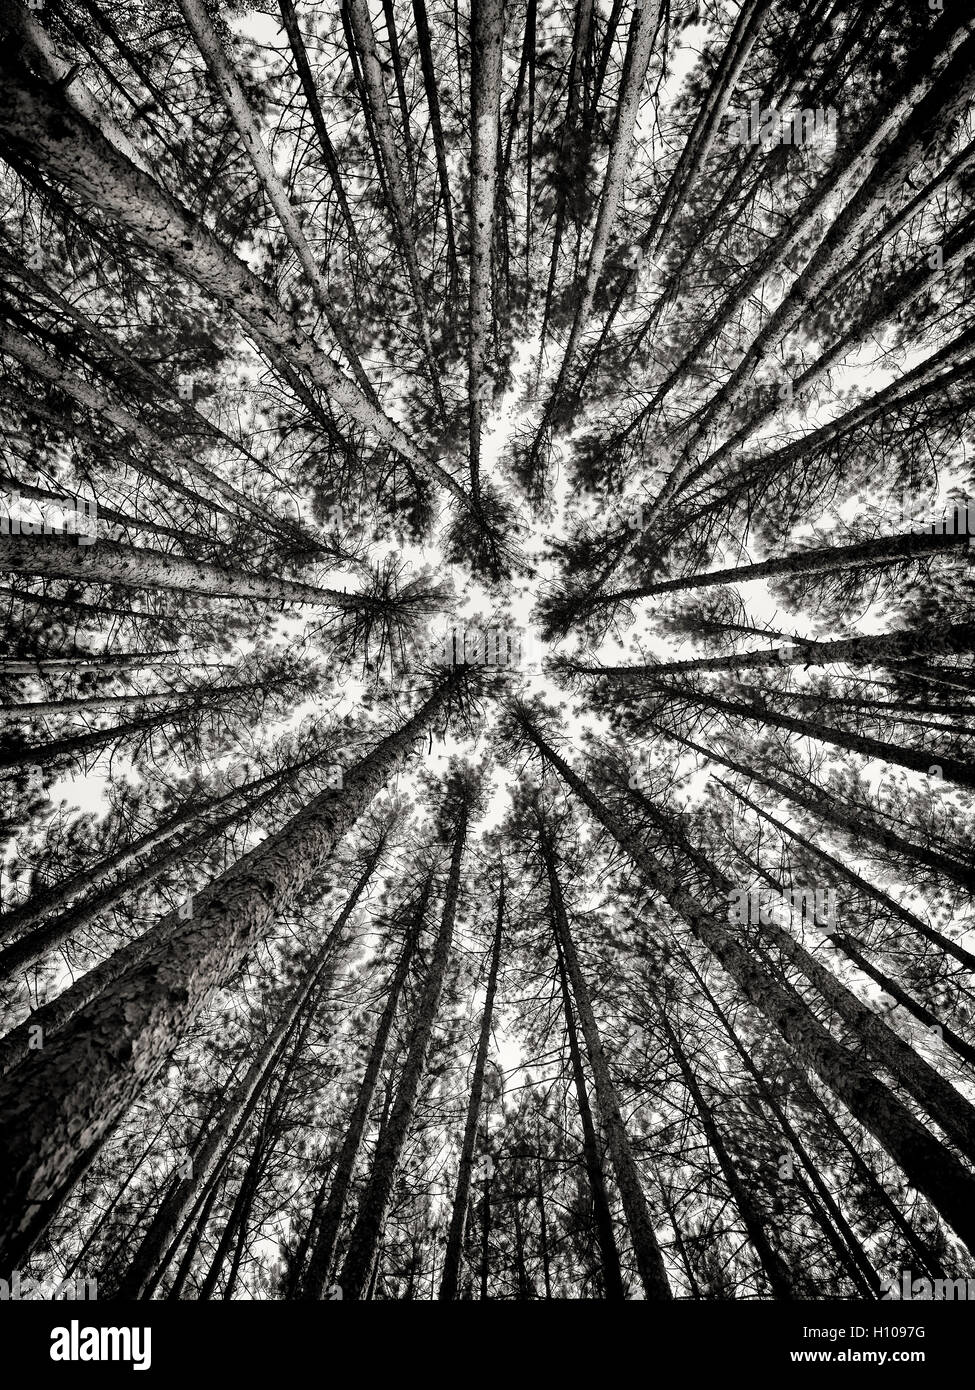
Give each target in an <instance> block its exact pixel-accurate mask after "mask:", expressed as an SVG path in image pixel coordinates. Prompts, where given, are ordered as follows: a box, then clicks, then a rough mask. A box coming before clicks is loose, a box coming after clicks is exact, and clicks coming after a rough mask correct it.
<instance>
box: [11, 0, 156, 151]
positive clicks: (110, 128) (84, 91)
mask: <svg viewBox="0 0 975 1390" xmlns="http://www.w3.org/2000/svg"><path fill="white" fill-rule="evenodd" d="M0 29H2V30H5V31H6V32H7V34H8V36H9V38H8V42H10V43H11V44H12V46H14V47H17V46H20V47H21V49H22V51H23V53H24V55H25V57H26V58H27V59H28V61H29V62H30V64H31V66H32V67H33V68H34V69H35V70H36V71H37V72H39V73H40V74H41V75H42V76H43V77H45V78H47V80H48V81H49V82H57V83H60V84H62V86H63V88H64V93H65V96H66V98H67V100H68V101H69V102H70V103H71V105H72V106H73V107H74V109H75V110H76V111H77V113H78V115H79V116H82V117H84V119H85V120H86V121H90V122H91V124H92V125H93V126H96V127H97V128H98V130H99V131H100V132H101V133H102V135H104V137H105V138H106V140H109V141H110V142H111V143H112V144H113V145H114V146H115V148H116V149H117V150H119V151H120V152H121V153H122V154H124V155H125V157H126V159H131V161H132V163H133V164H135V165H136V166H137V167H138V168H140V169H145V168H146V163H145V159H144V157H143V155H141V154H140V153H139V151H138V150H137V149H136V148H135V146H134V145H133V144H132V142H131V140H130V139H129V138H128V136H127V135H126V134H125V132H124V131H123V130H122V128H121V126H120V125H119V124H118V122H117V121H116V119H115V117H114V116H113V115H112V114H111V112H110V111H106V110H105V108H104V107H103V106H102V105H101V103H100V102H99V101H98V99H97V97H96V96H95V95H94V93H92V92H91V91H90V90H89V88H88V87H87V86H86V85H85V83H84V81H83V80H82V78H81V75H80V74H79V73H77V72H74V68H75V66H76V65H75V64H73V63H69V62H68V61H67V60H66V59H64V58H62V57H61V55H60V54H59V53H58V51H57V49H56V48H55V47H54V44H53V43H52V42H51V39H50V36H49V35H48V33H47V30H46V29H45V28H44V26H43V25H42V24H41V23H40V21H39V20H38V19H36V18H35V16H34V14H33V13H32V12H31V11H30V10H29V9H28V8H27V7H26V6H25V5H22V4H20V0H0ZM72 72H74V75H73V76H72V77H71V80H70V81H69V82H65V78H67V77H68V76H69V74H71V73H72Z"/></svg>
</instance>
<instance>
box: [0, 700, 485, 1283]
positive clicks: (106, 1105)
mask: <svg viewBox="0 0 975 1390" xmlns="http://www.w3.org/2000/svg"><path fill="white" fill-rule="evenodd" d="M463 679H464V677H463V675H461V674H459V673H458V674H452V675H451V676H450V677H448V679H447V680H446V681H445V682H444V683H443V684H442V685H441V686H440V687H439V688H438V689H437V690H436V691H435V692H434V694H432V695H431V696H430V697H429V698H428V699H427V700H426V701H425V703H424V704H423V705H422V706H421V707H420V709H419V710H418V711H417V712H416V713H415V714H414V715H413V716H412V717H411V718H410V719H409V720H408V721H407V722H406V724H404V725H403V726H402V727H401V728H400V729H399V730H397V731H396V732H395V733H392V734H389V735H388V736H387V737H386V738H384V739H382V740H381V742H380V743H378V744H377V746H376V747H375V748H374V749H373V750H372V752H370V753H369V754H367V755H366V756H365V757H364V758H362V759H361V760H360V761H359V762H358V763H356V764H355V765H354V767H352V768H351V769H350V770H349V771H348V773H347V774H346V776H345V779H344V786H343V789H342V790H341V791H337V792H336V791H327V792H324V793H322V794H321V795H319V796H317V797H315V798H314V799H313V800H312V801H311V802H310V803H309V804H308V805H307V806H306V807H305V808H304V809H303V810H302V811H300V812H299V813H298V814H297V815H295V816H293V817H292V819H291V820H290V821H289V822H288V823H287V824H286V825H285V826H284V827H283V828H282V829H281V830H279V831H277V832H276V833H275V834H273V835H270V836H268V838H267V839H266V840H264V841H263V842H262V843H261V844H260V845H259V846H258V847H257V848H256V849H254V850H251V851H250V852H249V853H248V854H246V855H244V856H243V858H242V859H240V860H238V861H237V863H236V864H234V865H233V866H232V867H231V868H230V869H228V870H227V872H226V873H224V874H222V875H221V876H220V878H218V879H217V880H215V881H214V883H212V884H211V885H209V886H208V887H207V888H205V889H204V890H203V891H202V892H201V893H200V894H198V895H197V896H196V898H195V900H194V904H193V916H192V918H191V919H189V920H188V921H181V920H179V919H178V914H175V916H176V918H177V924H176V925H175V927H174V929H173V931H172V934H171V935H169V937H168V939H167V940H166V942H165V944H164V945H163V946H161V947H160V948H159V949H158V950H156V951H154V952H153V953H152V954H151V955H149V956H148V957H147V958H146V959H145V960H144V961H142V962H141V963H140V964H138V965H136V966H135V967H134V968H133V969H132V970H130V971H129V972H127V974H126V975H125V976H123V977H122V978H121V979H120V980H118V981H117V982H115V984H114V985H113V987H112V989H111V990H110V991H109V992H108V993H107V994H106V995H104V996H102V997H100V998H98V999H96V1000H95V1001H93V1003H92V1004H90V1005H88V1006H87V1007H86V1008H85V1009H83V1010H82V1011H81V1012H80V1013H79V1014H78V1015H76V1016H75V1018H74V1019H72V1021H71V1023H70V1024H69V1025H68V1027H67V1028H66V1029H65V1030H64V1032H63V1033H61V1034H59V1035H58V1036H57V1037H56V1038H55V1039H54V1040H53V1041H52V1042H51V1043H50V1044H48V1045H46V1046H45V1047H44V1048H43V1049H41V1050H40V1051H39V1052H38V1053H37V1054H36V1056H35V1057H32V1058H29V1059H28V1060H27V1061H25V1062H22V1063H21V1064H20V1065H19V1066H17V1067H14V1068H13V1069H12V1071H10V1072H9V1073H8V1074H7V1076H6V1077H4V1079H3V1081H2V1082H0V1116H2V1117H3V1123H4V1128H5V1129H6V1131H7V1132H8V1133H9V1135H10V1136H11V1142H10V1144H9V1146H8V1149H7V1154H6V1157H5V1162H4V1165H3V1168H2V1170H0V1228H2V1230H3V1232H4V1234H3V1236H2V1237H0V1256H2V1257H3V1258H4V1259H5V1260H8V1261H12V1262H13V1265H16V1262H17V1260H18V1259H20V1258H21V1257H22V1256H23V1255H24V1254H26V1252H27V1251H28V1250H29V1249H30V1248H31V1246H32V1245H33V1243H34V1241H36V1239H37V1238H38V1237H39V1235H40V1234H41V1232H42V1231H43V1230H44V1229H45V1227H46V1225H47V1223H48V1222H49V1221H50V1219H51V1218H52V1216H53V1215H54V1213H55V1212H56V1211H57V1209H58V1208H59V1206H60V1204H61V1203H62V1202H63V1201H64V1199H65V1197H66V1196H67V1194H68V1193H69V1192H70V1191H71V1189H72V1187H73V1185H74V1183H75V1182H76V1181H77V1180H78V1178H79V1177H80V1176H81V1175H82V1174H83V1173H84V1172H85V1170H86V1169H87V1167H88V1166H89V1164H90V1163H91V1162H92V1160H93V1159H94V1157H95V1156H96V1154H97V1153H98V1151H99V1149H100V1147H101V1145H102V1143H103V1142H104V1140H105V1139H106V1138H107V1137H108V1135H109V1134H110V1133H111V1131H112V1129H113V1128H114V1126H115V1124H116V1123H117V1121H118V1120H119V1119H120V1118H121V1116H122V1115H123V1114H124V1113H125V1111H126V1110H127V1109H128V1107H129V1106H130V1105H131V1104H132V1102H133V1101H134V1100H135V1099H136V1098H137V1096H138V1095H139V1094H140V1093H141V1091H142V1090H143V1088H144V1087H145V1086H146V1085H148V1084H149V1082H151V1080H152V1079H153V1078H154V1077H155V1076H156V1075H157V1074H158V1072H159V1070H160V1068H161V1067H162V1066H163V1065H164V1063H165V1060H166V1057H167V1056H168V1055H169V1053H170V1051H171V1050H172V1048H173V1046H174V1044H175V1043H176V1042H177V1041H178V1040H179V1039H180V1038H181V1037H182V1036H183V1035H184V1034H185V1033H186V1032H187V1030H188V1029H189V1028H191V1027H192V1025H193V1022H194V1020H195V1019H196V1017H197V1016H198V1014H199V1012H200V1011H201V1009H202V1008H204V1007H205V1005H206V1003H207V1001H208V1000H209V998H211V996H212V994H213V991H214V990H215V989H218V988H219V987H220V986H222V985H223V984H224V983H225V982H226V981H227V980H229V979H231V978H232V977H233V976H234V975H235V974H236V972H237V971H238V970H239V969H240V967H241V966H242V965H243V963H244V962H245V961H246V959H247V957H248V956H249V954H250V952H251V951H252V950H253V948H254V947H255V945H256V944H257V943H258V942H259V941H260V940H261V938H262V937H263V936H264V934H265V933H266V932H267V930H268V929H269V927H270V926H271V924H272V923H273V921H274V919H275V918H276V917H277V916H278V915H279V914H280V913H281V912H282V911H284V910H285V909H286V908H287V906H288V904H289V903H290V902H291V901H292V900H293V897H294V895H295V893H297V892H298V891H300V889H301V887H302V886H303V885H304V884H305V883H306V882H307V881H308V879H309V878H310V877H311V875H312V874H314V873H315V872H317V871H318V870H319V869H320V868H321V867H322V865H323V864H324V863H325V862H327V860H328V859H329V857H330V855H331V854H332V852H333V851H334V848H335V846H336V844H337V843H338V841H339V840H340V839H341V838H342V836H344V835H345V834H346V833H347V832H348V831H349V829H351V827H352V825H353V824H354V823H355V821H356V820H357V819H358V817H359V816H360V815H361V814H362V813H363V811H364V810H365V809H366V807H367V806H368V804H369V803H370V801H371V800H372V798H373V797H374V796H375V795H376V793H377V792H378V791H379V790H380V789H381V787H382V786H383V785H384V784H385V783H386V782H387V781H388V780H389V778H390V777H391V776H392V775H393V773H394V772H395V771H396V769H397V768H399V767H400V766H402V765H403V763H404V762H405V761H406V759H407V757H408V756H409V754H410V752H411V750H412V749H413V747H414V744H415V742H416V740H417V739H418V738H419V737H420V736H421V735H422V734H424V733H426V732H427V731H428V730H429V729H430V727H431V726H432V725H433V723H434V721H435V720H436V718H437V716H438V715H439V714H440V712H441V711H442V709H443V707H444V705H445V703H446V701H447V699H448V697H449V695H450V693H451V692H452V691H453V690H454V689H455V688H456V687H457V685H458V684H459V683H460V682H462V681H463ZM163 920H164V923H166V921H167V919H163ZM12 1267H13V1266H12Z"/></svg>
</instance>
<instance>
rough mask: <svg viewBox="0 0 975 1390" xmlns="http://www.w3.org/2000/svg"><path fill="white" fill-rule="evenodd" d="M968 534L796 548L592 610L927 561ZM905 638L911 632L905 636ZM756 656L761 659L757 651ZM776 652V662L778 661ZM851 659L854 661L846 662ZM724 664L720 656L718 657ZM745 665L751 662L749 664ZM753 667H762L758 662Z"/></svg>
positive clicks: (618, 593)
mask: <svg viewBox="0 0 975 1390" xmlns="http://www.w3.org/2000/svg"><path fill="white" fill-rule="evenodd" d="M967 539H968V538H967V536H966V535H965V534H964V532H959V533H958V534H957V535H955V534H951V533H948V534H945V533H939V532H935V533H931V532H921V533H919V534H912V533H910V532H908V533H907V534H905V535H900V536H879V537H877V538H875V539H873V540H868V541H856V542H854V543H853V544H852V545H836V546H830V545H827V546H817V547H815V548H814V549H813V548H811V549H809V550H797V551H794V552H793V554H791V555H780V556H776V557H775V558H774V559H770V560H758V561H755V562H754V563H753V564H748V565H734V566H732V567H731V568H730V569H722V570H710V571H705V573H703V574H689V575H684V576H682V577H681V578H679V579H660V580H656V581H655V582H654V583H652V584H637V585H634V586H633V587H631V588H627V589H616V590H614V591H612V592H610V593H605V594H600V595H599V597H598V598H597V599H595V600H594V601H593V604H592V606H593V607H596V606H599V605H603V604H609V603H622V602H632V600H634V599H641V598H652V597H653V596H654V595H655V594H672V593H677V592H680V593H685V592H686V591H687V590H689V589H710V588H711V587H713V586H714V585H716V584H747V583H749V582H750V581H751V580H753V579H771V578H780V577H783V576H784V577H786V578H790V579H791V578H794V577H795V576H797V575H807V574H832V573H834V572H837V571H842V570H847V569H859V568H861V567H871V568H873V567H874V566H886V565H893V564H897V563H898V561H902V560H913V559H915V558H919V559H923V558H925V557H926V556H928V555H932V554H935V555H936V554H939V553H945V552H947V551H949V550H951V549H953V548H955V547H957V546H964V545H965V544H966V543H967ZM904 635H905V637H906V636H908V634H904ZM876 640H877V639H876V638H852V639H848V643H849V644H850V645H851V646H852V643H853V642H857V641H865V642H868V643H869V642H871V641H876ZM813 645H814V646H816V647H819V648H823V647H826V646H827V645H828V644H827V643H824V642H820V643H814V644H813ZM756 655H761V653H758V654H756ZM776 659H777V658H776V656H775V654H774V653H772V655H771V660H776ZM843 659H844V660H848V659H849V658H843ZM717 660H719V661H720V660H721V658H720V657H719V658H717ZM728 660H729V662H730V661H732V660H734V661H738V660H740V658H728ZM746 664H749V663H747V662H746ZM750 664H753V665H759V664H760V663H759V662H758V661H757V660H755V661H753V662H751V663H750ZM680 669H691V670H723V669H725V668H723V667H720V666H705V667H699V666H697V665H692V666H691V667H690V668H688V667H687V666H686V663H681V664H680Z"/></svg>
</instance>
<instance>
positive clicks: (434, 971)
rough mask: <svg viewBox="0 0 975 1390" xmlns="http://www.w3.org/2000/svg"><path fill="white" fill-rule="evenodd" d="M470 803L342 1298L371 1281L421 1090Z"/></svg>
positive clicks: (357, 1294) (356, 1294) (342, 1280)
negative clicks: (390, 1201)
mask: <svg viewBox="0 0 975 1390" xmlns="http://www.w3.org/2000/svg"><path fill="white" fill-rule="evenodd" d="M468 814H469V803H468V801H467V799H466V798H465V800H464V802H463V804H462V806H461V808H460V809H459V812H458V819H457V829H456V832H455V838H454V848H453V853H452V855H451V858H450V873H449V875H448V879H447V888H446V892H445V895H444V904H443V913H442V916H441V919H440V928H439V931H438V932H437V938H436V941H435V943H434V946H433V951H432V953H431V956H430V963H429V966H428V969H427V978H426V982H425V984H424V988H423V994H422V995H421V997H420V1001H419V1005H418V1008H417V1017H416V1023H415V1024H414V1027H413V1032H412V1035H411V1037H410V1044H409V1048H408V1050H407V1054H406V1061H405V1062H404V1064H403V1072H402V1075H401V1076H400V1081H399V1086H398V1088H397V1091H396V1100H395V1101H394V1103H393V1109H392V1112H391V1114H390V1117H389V1123H388V1124H387V1125H386V1126H385V1128H384V1129H383V1132H382V1133H381V1135H380V1137H379V1142H378V1143H377V1145H376V1153H375V1157H374V1159H373V1166H372V1172H371V1174H370V1175H369V1181H368V1183H367V1184H366V1189H365V1191H364V1192H363V1194H362V1199H361V1201H360V1204H359V1214H358V1216H357V1218H356V1223H355V1226H354V1227H353V1229H352V1235H351V1237H350V1238H349V1248H348V1250H347V1252H346V1256H345V1263H344V1264H343V1266H342V1273H341V1275H340V1276H339V1281H338V1282H339V1286H340V1287H341V1289H342V1293H343V1295H344V1297H345V1298H361V1297H362V1295H363V1292H364V1291H365V1289H366V1287H367V1285H368V1282H369V1272H370V1270H371V1268H372V1264H373V1260H374V1258H375V1255H376V1251H377V1249H378V1244H379V1238H380V1234H381V1231H382V1226H383V1222H384V1220H385V1217H386V1210H387V1207H388V1205H389V1198H390V1194H391V1192H392V1190H393V1179H394V1178H395V1176H396V1168H397V1165H398V1164H399V1159H400V1154H401V1153H402V1149H403V1145H404V1143H405V1142H406V1136H407V1134H408V1132H409V1128H410V1125H411V1123H412V1121H413V1115H414V1112H415V1110H416V1103H417V1097H418V1094H419V1088H420V1081H421V1078H422V1076H423V1071H424V1068H425V1066H426V1058H427V1051H428V1049H429V1046H430V1037H431V1034H432V1033H433V1027H434V1024H435V1022H436V1019H437V1012H438V1010H439V1007H440V996H441V993H442V992H443V985H444V979H445V977H446V973H447V962H448V961H449V959H450V948H451V943H452V941H453V934H454V918H455V916H456V912H457V898H458V894H459V892H460V870H461V863H462V861H463V857H464V848H465V845H466V842H467V818H468Z"/></svg>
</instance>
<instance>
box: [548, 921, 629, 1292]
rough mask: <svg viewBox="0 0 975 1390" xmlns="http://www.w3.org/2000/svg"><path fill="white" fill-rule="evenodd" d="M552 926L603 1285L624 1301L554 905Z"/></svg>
mask: <svg viewBox="0 0 975 1390" xmlns="http://www.w3.org/2000/svg"><path fill="white" fill-rule="evenodd" d="M552 928H553V935H554V936H555V954H556V959H557V962H558V972H559V985H560V987H561V990H562V1011H563V1013H564V1015H565V1030H566V1034H567V1036H568V1041H569V1060H570V1063H571V1065H572V1080H573V1084H574V1086H575V1092H576V1104H577V1105H578V1108H579V1120H580V1122H581V1124H582V1157H583V1162H584V1163H585V1165H586V1176H587V1178H588V1179H589V1192H590V1194H591V1196H592V1209H593V1216H594V1217H595V1221H596V1237H597V1239H598V1241H599V1255H600V1262H601V1265H602V1274H603V1287H604V1290H605V1294H606V1298H607V1299H609V1300H611V1301H612V1302H621V1301H622V1300H623V1298H624V1297H625V1294H624V1291H623V1272H622V1270H621V1268H620V1254H619V1249H618V1248H617V1245H616V1233H615V1232H614V1230H613V1217H612V1213H611V1211H610V1208H609V1197H608V1196H607V1193H606V1177H605V1174H604V1172H603V1160H602V1157H601V1155H600V1152H599V1144H598V1141H597V1139H596V1126H595V1124H594V1123H593V1118H592V1109H591V1107H590V1105H589V1092H588V1090H587V1089H586V1077H585V1073H584V1072H583V1069H582V1054H581V1051H580V1048H579V1037H578V1034H577V1032H576V1023H575V1012H574V1010H573V1008H572V996H571V993H570V991H569V978H568V975H567V974H566V970H565V956H564V953H563V951H562V943H561V940H560V938H559V936H558V929H557V927H556V923H555V912H554V908H553V911H552Z"/></svg>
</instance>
